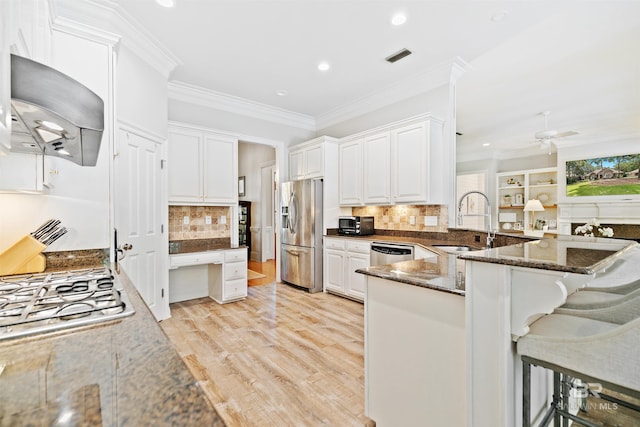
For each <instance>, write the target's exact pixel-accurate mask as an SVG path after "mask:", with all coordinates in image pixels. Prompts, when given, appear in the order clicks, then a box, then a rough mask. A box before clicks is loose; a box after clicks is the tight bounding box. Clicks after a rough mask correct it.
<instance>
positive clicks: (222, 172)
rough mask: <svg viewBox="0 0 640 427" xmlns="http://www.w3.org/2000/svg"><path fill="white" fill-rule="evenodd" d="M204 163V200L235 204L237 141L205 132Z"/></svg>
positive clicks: (236, 190)
mask: <svg viewBox="0 0 640 427" xmlns="http://www.w3.org/2000/svg"><path fill="white" fill-rule="evenodd" d="M204 163H205V164H204V201H205V202H207V203H216V204H235V203H236V200H237V198H238V187H237V182H238V177H237V176H238V154H237V142H236V141H235V140H233V139H225V138H221V137H217V136H213V135H206V134H205V137H204Z"/></svg>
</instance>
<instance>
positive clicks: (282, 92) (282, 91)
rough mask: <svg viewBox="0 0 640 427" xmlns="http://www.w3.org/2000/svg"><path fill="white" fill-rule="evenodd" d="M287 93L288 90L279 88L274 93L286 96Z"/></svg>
mask: <svg viewBox="0 0 640 427" xmlns="http://www.w3.org/2000/svg"><path fill="white" fill-rule="evenodd" d="M287 93H289V92H287V91H286V90H284V89H280V90H279V91H277V92H276V95H278V96H286V95H287Z"/></svg>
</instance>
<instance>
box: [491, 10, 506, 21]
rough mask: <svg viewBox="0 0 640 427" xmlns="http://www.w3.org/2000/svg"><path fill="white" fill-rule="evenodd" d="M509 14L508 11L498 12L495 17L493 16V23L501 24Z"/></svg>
mask: <svg viewBox="0 0 640 427" xmlns="http://www.w3.org/2000/svg"><path fill="white" fill-rule="evenodd" d="M508 14H509V11H508V10H502V11H500V12H496V13H494V14H493V15H491V20H492V21H493V22H500V21H502V20H503V19H504V18H506V17H507V15H508Z"/></svg>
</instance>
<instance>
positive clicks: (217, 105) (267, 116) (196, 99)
mask: <svg viewBox="0 0 640 427" xmlns="http://www.w3.org/2000/svg"><path fill="white" fill-rule="evenodd" d="M169 99H173V100H176V101H182V102H187V103H190V104H195V105H201V106H203V107H208V108H213V109H215V110H222V111H228V112H232V113H236V114H241V115H244V116H249V117H254V118H256V119H261V120H266V121H270V122H274V123H280V124H284V125H288V126H293V127H297V128H301V129H305V130H310V131H315V130H316V121H315V119H314V118H313V117H311V116H308V115H305V114H300V113H295V112H293V111H288V110H284V109H281V108H277V107H272V106H270V105H267V104H261V103H259V102H255V101H251V100H249V99H245V98H240V97H238V96H234V95H229V94H226V93H222V92H217V91H214V90H210V89H205V88H202V87H199V86H194V85H190V84H187V83H183V82H180V81H172V82H169Z"/></svg>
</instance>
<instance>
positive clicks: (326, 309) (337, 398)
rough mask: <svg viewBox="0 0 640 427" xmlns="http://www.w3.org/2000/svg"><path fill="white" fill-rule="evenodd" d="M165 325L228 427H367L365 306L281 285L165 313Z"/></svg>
mask: <svg viewBox="0 0 640 427" xmlns="http://www.w3.org/2000/svg"><path fill="white" fill-rule="evenodd" d="M171 315H172V317H171V318H170V319H168V320H164V321H163V322H161V326H162V328H163V329H164V331H165V332H166V333H167V335H168V336H169V338H170V339H171V340H172V342H173V343H174V345H175V347H176V349H177V350H178V352H179V353H180V356H181V357H182V358H183V360H184V361H185V362H186V364H187V366H188V367H189V369H190V370H191V372H192V373H193V374H194V376H195V377H196V379H197V380H198V382H199V383H200V385H201V386H202V388H203V390H204V391H205V393H206V394H207V396H208V397H209V399H210V400H211V402H212V403H213V405H214V406H215V408H216V410H217V411H218V413H219V414H220V416H221V417H222V418H223V419H224V421H225V422H226V424H227V425H228V426H229V427H235V426H321V425H327V426H363V425H368V424H370V421H369V419H368V418H367V417H365V416H364V415H363V414H364V319H363V316H364V310H363V305H362V304H360V303H357V302H354V301H351V300H348V299H344V298H340V297H337V296H334V295H330V294H323V293H316V294H309V293H307V292H305V291H302V290H299V289H297V288H293V287H291V286H288V285H285V284H281V283H280V284H275V283H271V284H268V285H262V286H252V287H250V288H249V295H248V297H247V299H246V300H245V301H240V302H235V303H230V304H225V305H220V304H217V303H215V302H214V301H212V300H210V299H209V298H200V299H197V300H192V301H185V302H180V303H174V304H171Z"/></svg>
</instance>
